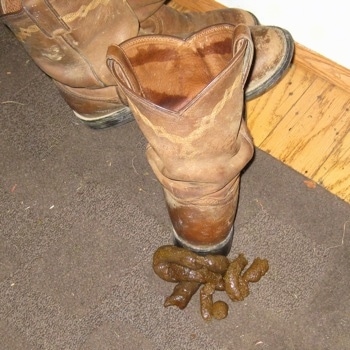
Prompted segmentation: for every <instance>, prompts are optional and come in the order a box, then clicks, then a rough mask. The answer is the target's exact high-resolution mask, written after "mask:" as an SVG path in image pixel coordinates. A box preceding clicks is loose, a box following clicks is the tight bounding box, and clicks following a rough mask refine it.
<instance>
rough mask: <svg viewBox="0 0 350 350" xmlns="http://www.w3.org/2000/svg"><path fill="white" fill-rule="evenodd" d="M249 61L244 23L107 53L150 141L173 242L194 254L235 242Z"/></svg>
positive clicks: (246, 145)
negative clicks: (231, 241) (170, 222)
mask: <svg viewBox="0 0 350 350" xmlns="http://www.w3.org/2000/svg"><path fill="white" fill-rule="evenodd" d="M252 57H253V45H252V41H251V37H250V31H249V28H248V27H247V26H244V25H240V26H236V27H234V26H231V25H219V26H213V27H208V28H206V29H204V30H202V31H200V32H198V33H195V34H194V35H192V36H190V37H189V38H187V39H186V40H182V39H178V38H175V37H171V36H160V35H159V36H145V37H139V38H135V39H130V40H128V41H126V42H123V43H122V44H120V45H119V46H112V47H110V48H109V50H108V54H107V63H108V65H109V67H110V69H111V71H112V72H113V74H114V75H115V76H116V78H117V80H118V82H119V85H120V87H121V90H122V91H123V93H124V94H125V96H126V98H127V101H128V104H129V106H130V108H131V109H132V111H133V114H134V117H135V119H136V121H137V122H138V125H139V127H140V129H141V130H142V132H143V134H144V135H145V137H146V138H147V140H148V142H149V145H148V147H147V151H146V154H147V158H148V161H149V163H150V165H151V167H152V169H153V171H154V173H155V175H156V176H157V178H158V180H159V181H160V182H161V184H162V185H163V187H164V193H165V199H166V204H167V208H168V211H169V215H170V218H171V221H172V223H173V228H174V235H175V238H176V240H177V241H178V242H181V244H183V243H184V242H185V243H184V244H183V245H184V246H186V247H189V248H190V249H193V250H196V249H195V248H196V247H197V248H198V247H199V248H198V249H199V250H200V251H213V249H214V248H213V247H214V246H215V249H218V250H221V247H223V246H226V245H227V244H230V240H231V238H232V225H233V221H234V217H235V213H236V206H237V200H238V189H239V174H240V171H241V170H242V169H243V167H244V166H245V165H246V164H247V162H248V161H249V160H250V159H251V157H252V155H253V145H252V141H251V138H250V136H249V133H248V131H247V128H246V125H245V123H244V120H242V115H243V104H244V84H245V81H246V79H247V76H248V74H249V71H250V66H251V63H252ZM215 249H214V250H215Z"/></svg>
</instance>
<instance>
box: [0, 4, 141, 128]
mask: <svg viewBox="0 0 350 350" xmlns="http://www.w3.org/2000/svg"><path fill="white" fill-rule="evenodd" d="M0 15H2V16H1V17H2V21H3V22H4V23H5V24H6V25H7V26H8V27H9V28H10V29H11V30H12V32H13V33H14V34H15V36H16V37H17V39H18V40H19V41H20V42H21V43H22V44H23V46H24V48H25V49H26V51H27V52H28V53H29V55H30V56H31V58H32V59H33V60H34V61H35V63H36V64H37V65H38V66H39V67H40V68H41V69H42V70H43V71H44V72H45V73H46V74H48V75H49V76H50V77H51V78H53V80H54V82H55V83H56V85H57V87H58V89H59V91H60V92H61V94H62V95H63V97H64V99H65V100H66V102H67V103H68V105H69V106H70V107H71V108H72V110H73V111H74V113H75V114H76V115H77V116H78V117H79V118H80V119H81V120H83V121H85V122H86V123H87V124H88V125H90V126H92V127H103V126H108V125H109V124H116V123H124V122H127V121H130V120H133V117H132V115H131V113H130V110H129V108H128V107H126V106H125V104H124V103H122V102H121V101H120V98H119V95H118V91H117V89H116V86H115V79H114V78H113V76H112V75H111V73H110V72H109V70H108V68H107V66H106V59H105V58H106V52H107V48H108V46H109V45H110V44H111V43H116V44H118V43H120V42H122V41H124V40H126V39H129V38H131V37H134V36H137V35H138V32H139V21H138V19H137V17H136V15H135V13H134V11H133V10H132V9H131V8H130V7H129V5H128V3H127V2H126V1H116V0H76V1H68V0H61V1H59V0H22V1H20V0H11V1H10V0H1V1H0Z"/></svg>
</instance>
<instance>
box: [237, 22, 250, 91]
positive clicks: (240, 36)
mask: <svg viewBox="0 0 350 350" xmlns="http://www.w3.org/2000/svg"><path fill="white" fill-rule="evenodd" d="M235 32H236V33H237V34H236V35H237V36H236V37H235V39H234V43H233V45H234V47H233V51H234V52H238V51H239V50H241V49H242V47H243V46H244V45H246V49H245V54H244V59H243V74H242V83H243V86H245V84H246V82H247V79H248V76H249V73H250V71H251V69H252V63H253V56H254V44H253V40H252V37H251V33H250V29H249V27H248V26H246V25H238V26H237V27H236V28H235Z"/></svg>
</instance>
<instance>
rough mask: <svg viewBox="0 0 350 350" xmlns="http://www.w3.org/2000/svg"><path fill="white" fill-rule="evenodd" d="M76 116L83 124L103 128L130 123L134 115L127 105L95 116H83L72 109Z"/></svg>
mask: <svg viewBox="0 0 350 350" xmlns="http://www.w3.org/2000/svg"><path fill="white" fill-rule="evenodd" d="M73 112H74V114H75V115H76V117H78V118H79V120H81V121H82V122H83V123H84V124H85V125H87V126H89V127H90V128H92V129H105V128H108V127H111V126H120V125H124V124H126V123H130V122H132V121H133V120H134V116H133V114H132V113H131V111H130V108H129V107H123V108H120V109H118V110H117V111H114V112H112V113H110V114H107V115H103V116H99V117H96V118H92V117H85V116H84V115H81V114H79V113H77V112H75V111H73Z"/></svg>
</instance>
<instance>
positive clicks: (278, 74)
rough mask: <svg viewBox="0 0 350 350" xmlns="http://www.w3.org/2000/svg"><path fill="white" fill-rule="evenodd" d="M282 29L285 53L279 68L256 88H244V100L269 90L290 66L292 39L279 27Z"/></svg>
mask: <svg viewBox="0 0 350 350" xmlns="http://www.w3.org/2000/svg"><path fill="white" fill-rule="evenodd" d="M279 29H280V30H282V31H283V33H284V36H285V39H286V54H285V56H284V60H283V61H282V63H281V64H280V66H279V68H278V69H277V70H276V72H275V73H274V74H273V75H272V76H271V77H270V78H269V79H267V80H266V81H265V82H263V83H262V84H261V85H259V86H258V87H257V88H255V89H253V90H251V91H249V90H246V92H245V98H246V101H250V100H253V99H255V98H257V97H259V96H261V95H263V94H264V93H265V92H267V91H268V90H270V89H271V88H272V87H273V86H275V85H277V83H278V82H279V81H280V80H281V79H282V78H283V77H284V76H285V74H286V73H287V72H288V67H289V66H290V64H291V62H292V59H293V56H294V40H293V37H292V35H291V34H290V33H289V32H288V31H287V30H284V29H283V28H279Z"/></svg>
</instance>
